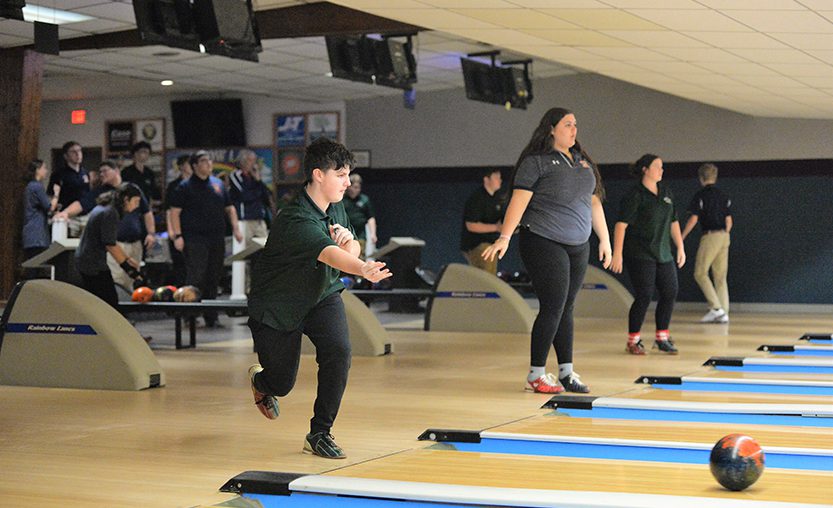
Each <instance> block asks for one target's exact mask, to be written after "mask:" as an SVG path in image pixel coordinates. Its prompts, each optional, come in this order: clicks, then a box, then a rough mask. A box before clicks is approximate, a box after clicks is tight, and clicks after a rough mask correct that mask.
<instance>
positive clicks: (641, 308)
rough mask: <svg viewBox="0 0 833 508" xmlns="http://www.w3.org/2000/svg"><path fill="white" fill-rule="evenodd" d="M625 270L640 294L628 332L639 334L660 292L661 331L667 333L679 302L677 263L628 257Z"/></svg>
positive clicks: (657, 323) (657, 320)
mask: <svg viewBox="0 0 833 508" xmlns="http://www.w3.org/2000/svg"><path fill="white" fill-rule="evenodd" d="M624 261H625V268H627V270H628V275H629V276H630V278H631V284H633V289H634V291H635V292H636V295H635V297H634V300H633V305H631V310H630V313H628V333H638V332H639V331H640V330H641V329H642V322H643V321H645V313H646V312H647V311H648V305H649V304H650V303H651V298H652V297H653V296H654V288H656V290H657V311H656V315H655V318H656V325H657V330H667V329H668V326H669V325H670V324H671V313H672V312H674V302H675V301H676V300H677V289H678V285H677V267H676V266H675V265H674V262H673V261H669V262H668V263H659V262H657V261H653V260H648V259H636V258H625V259H624Z"/></svg>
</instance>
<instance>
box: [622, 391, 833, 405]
mask: <svg viewBox="0 0 833 508" xmlns="http://www.w3.org/2000/svg"><path fill="white" fill-rule="evenodd" d="M627 395H628V398H631V399H640V400H667V401H678V402H715V403H732V404H778V405H791V404H795V405H819V406H829V408H830V409H833V396H829V395H827V396H826V395H800V394H772V393H751V392H742V393H741V392H737V393H735V392H726V393H723V392H721V393H715V392H706V391H689V390H665V389H647V390H644V391H641V392H634V393H628V394H627Z"/></svg>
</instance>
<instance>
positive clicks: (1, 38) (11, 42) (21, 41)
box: [0, 33, 30, 48]
mask: <svg viewBox="0 0 833 508" xmlns="http://www.w3.org/2000/svg"><path fill="white" fill-rule="evenodd" d="M29 42H30V39H27V38H25V37H18V36H16V35H6V34H3V33H0V47H2V48H11V47H14V46H23V45H25V44H29Z"/></svg>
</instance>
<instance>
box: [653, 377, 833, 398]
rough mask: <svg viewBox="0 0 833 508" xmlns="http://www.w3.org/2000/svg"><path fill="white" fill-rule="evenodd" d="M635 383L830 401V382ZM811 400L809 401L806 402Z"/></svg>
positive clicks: (702, 379)
mask: <svg viewBox="0 0 833 508" xmlns="http://www.w3.org/2000/svg"><path fill="white" fill-rule="evenodd" d="M637 383H642V384H650V385H651V387H652V388H655V389H659V390H681V391H698V392H721V393H762V394H767V395H769V396H771V397H778V396H780V395H799V396H801V395H805V396H806V395H815V396H827V397H833V382H823V381H789V380H784V379H734V378H729V377H705V376H702V377H699V376H683V377H671V376H643V377H642V378H640V379H638V380H637ZM809 400H812V399H809Z"/></svg>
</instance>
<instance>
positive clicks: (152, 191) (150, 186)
mask: <svg viewBox="0 0 833 508" xmlns="http://www.w3.org/2000/svg"><path fill="white" fill-rule="evenodd" d="M130 154H131V156H132V157H133V164H131V165H129V166H127V167H126V168H124V169H122V172H121V177H122V180H124V181H125V182H130V183H135V184H136V185H138V186H139V188H140V189H141V190H142V194H144V196H145V199H147V200H149V201H151V202H156V203H158V202H159V201H161V200H162V195H161V193H160V188H159V184H158V183H157V181H156V173H154V172H153V169H151V168H150V167H148V166H146V163H147V161H148V158H150V144H149V143H148V142H147V141H139V142H138V143H136V144H134V145H133V146H132V147H131V148H130Z"/></svg>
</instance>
